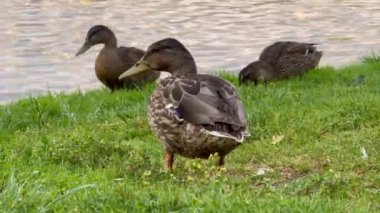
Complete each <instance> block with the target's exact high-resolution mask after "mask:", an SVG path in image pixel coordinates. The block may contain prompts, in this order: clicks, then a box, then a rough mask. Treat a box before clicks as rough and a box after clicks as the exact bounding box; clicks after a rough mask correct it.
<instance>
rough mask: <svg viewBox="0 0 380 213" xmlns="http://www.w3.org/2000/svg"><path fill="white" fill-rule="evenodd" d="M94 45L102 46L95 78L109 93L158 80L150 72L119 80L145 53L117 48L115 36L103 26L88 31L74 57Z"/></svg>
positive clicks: (96, 65)
mask: <svg viewBox="0 0 380 213" xmlns="http://www.w3.org/2000/svg"><path fill="white" fill-rule="evenodd" d="M96 44H104V48H103V49H102V50H101V51H100V53H99V54H98V57H97V59H96V61H95V73H96V77H97V78H98V79H99V81H101V82H102V83H103V84H104V85H105V86H106V87H108V88H109V89H111V91H114V90H117V89H122V88H136V87H141V86H143V85H144V84H146V83H149V82H152V81H155V80H157V79H158V77H159V75H160V74H159V72H150V73H143V74H141V75H136V76H133V77H130V78H125V79H123V80H119V78H118V77H119V76H120V74H121V73H123V72H124V71H125V70H126V69H128V68H130V67H132V66H133V65H134V64H135V63H136V62H137V61H138V60H139V59H140V58H141V57H142V56H143V55H144V53H145V52H144V51H143V50H140V49H137V48H134V47H117V39H116V36H115V34H114V33H113V32H112V31H111V30H110V29H109V28H108V27H106V26H103V25H96V26H93V27H92V28H91V29H90V30H89V31H88V33H87V36H86V41H85V43H84V44H83V46H82V47H81V49H79V51H78V53H77V54H76V55H77V56H78V55H80V54H82V53H84V52H86V51H87V50H88V49H89V48H90V47H91V46H93V45H96Z"/></svg>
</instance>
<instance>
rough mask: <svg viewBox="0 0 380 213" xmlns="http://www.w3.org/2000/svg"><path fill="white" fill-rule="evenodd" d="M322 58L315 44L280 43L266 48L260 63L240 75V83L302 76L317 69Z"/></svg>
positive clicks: (249, 66) (248, 67) (251, 65)
mask: <svg viewBox="0 0 380 213" xmlns="http://www.w3.org/2000/svg"><path fill="white" fill-rule="evenodd" d="M321 57H322V52H321V51H317V48H316V47H315V44H313V43H300V42H294V41H279V42H275V43H274V44H272V45H269V46H268V47H266V48H265V49H264V50H263V52H262V53H261V54H260V58H259V60H258V61H255V62H253V63H251V64H249V65H248V66H246V67H245V68H244V69H243V70H241V71H240V73H239V83H240V84H244V83H247V82H249V81H253V82H254V83H255V85H257V84H258V82H259V81H264V82H267V81H270V80H274V79H281V78H287V77H291V76H302V75H303V74H304V73H306V72H307V71H309V70H311V69H313V68H315V67H316V66H317V65H318V63H319V61H320V59H321Z"/></svg>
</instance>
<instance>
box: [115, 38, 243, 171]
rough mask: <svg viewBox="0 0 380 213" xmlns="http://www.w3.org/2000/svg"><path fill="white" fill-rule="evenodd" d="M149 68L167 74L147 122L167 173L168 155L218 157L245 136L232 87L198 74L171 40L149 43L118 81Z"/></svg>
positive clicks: (153, 99) (170, 162) (152, 101)
mask: <svg viewBox="0 0 380 213" xmlns="http://www.w3.org/2000/svg"><path fill="white" fill-rule="evenodd" d="M151 70H158V71H167V72H169V73H171V76H170V77H167V78H165V79H163V80H161V82H160V83H159V85H158V88H157V89H156V90H155V91H154V93H153V94H152V96H151V99H150V104H149V109H148V119H149V122H150V125H151V126H152V129H153V131H154V132H155V134H156V135H157V136H158V137H159V138H160V139H161V143H162V145H163V146H164V148H165V151H166V165H167V167H168V168H169V169H170V170H172V167H173V160H174V154H180V155H182V156H185V157H189V158H208V157H209V156H210V155H211V154H214V153H217V154H218V155H219V157H220V160H219V165H220V166H222V165H224V157H225V156H226V155H227V154H228V153H229V152H231V151H232V150H233V149H235V148H236V147H237V146H238V145H240V144H241V143H242V142H243V140H244V138H245V137H246V136H247V135H248V133H247V124H246V115H245V111H244V108H243V105H242V102H241V101H240V99H239V96H238V94H237V92H236V90H235V89H234V87H233V86H232V85H231V84H229V83H228V82H226V81H224V80H222V79H220V78H218V77H216V76H212V75H198V74H197V68H196V65H195V62H194V59H193V57H192V56H191V54H190V52H189V51H188V50H187V49H186V48H185V47H184V46H183V45H182V44H181V43H180V42H179V41H177V40H176V39H173V38H167V39H163V40H160V41H157V42H155V43H153V44H152V45H151V46H150V47H149V48H148V50H147V52H146V54H145V55H144V57H143V58H142V59H140V61H139V62H137V63H136V65H135V66H133V67H132V68H130V69H129V70H127V71H126V72H125V73H123V74H122V75H121V76H120V77H119V79H124V78H125V77H129V76H133V75H135V74H138V73H142V72H148V71H151Z"/></svg>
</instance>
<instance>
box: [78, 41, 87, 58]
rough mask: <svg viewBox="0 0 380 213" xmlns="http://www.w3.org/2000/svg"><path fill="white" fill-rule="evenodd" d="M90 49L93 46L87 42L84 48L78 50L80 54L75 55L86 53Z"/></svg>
mask: <svg viewBox="0 0 380 213" xmlns="http://www.w3.org/2000/svg"><path fill="white" fill-rule="evenodd" d="M90 47H91V44H90V43H88V42H87V41H86V42H85V43H84V44H83V46H82V47H81V48H80V49H79V50H78V52H77V53H76V54H75V56H78V55H81V54H83V53H85V52H86V51H87V50H88V49H90Z"/></svg>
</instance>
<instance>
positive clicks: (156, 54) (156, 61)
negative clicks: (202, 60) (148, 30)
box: [119, 38, 197, 79]
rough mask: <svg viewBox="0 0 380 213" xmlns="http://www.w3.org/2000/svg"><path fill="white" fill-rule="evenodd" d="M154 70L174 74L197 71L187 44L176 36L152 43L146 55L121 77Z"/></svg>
mask: <svg viewBox="0 0 380 213" xmlns="http://www.w3.org/2000/svg"><path fill="white" fill-rule="evenodd" d="M152 70H156V71H166V72H169V73H171V74H172V75H189V74H190V75H192V74H196V73H197V70H196V65H195V62H194V59H193V57H192V56H191V54H190V52H189V51H188V50H187V49H186V48H185V46H184V45H183V44H181V42H179V41H178V40H176V39H174V38H166V39H163V40H160V41H157V42H155V43H153V44H151V45H150V46H149V48H148V50H147V51H146V53H145V55H144V56H143V57H142V58H141V59H140V60H139V61H138V62H137V63H136V64H135V65H134V66H132V67H131V68H130V69H128V70H127V71H125V72H124V73H123V74H121V75H120V76H119V79H124V78H126V77H129V76H133V75H136V74H139V73H142V72H149V71H152Z"/></svg>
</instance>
